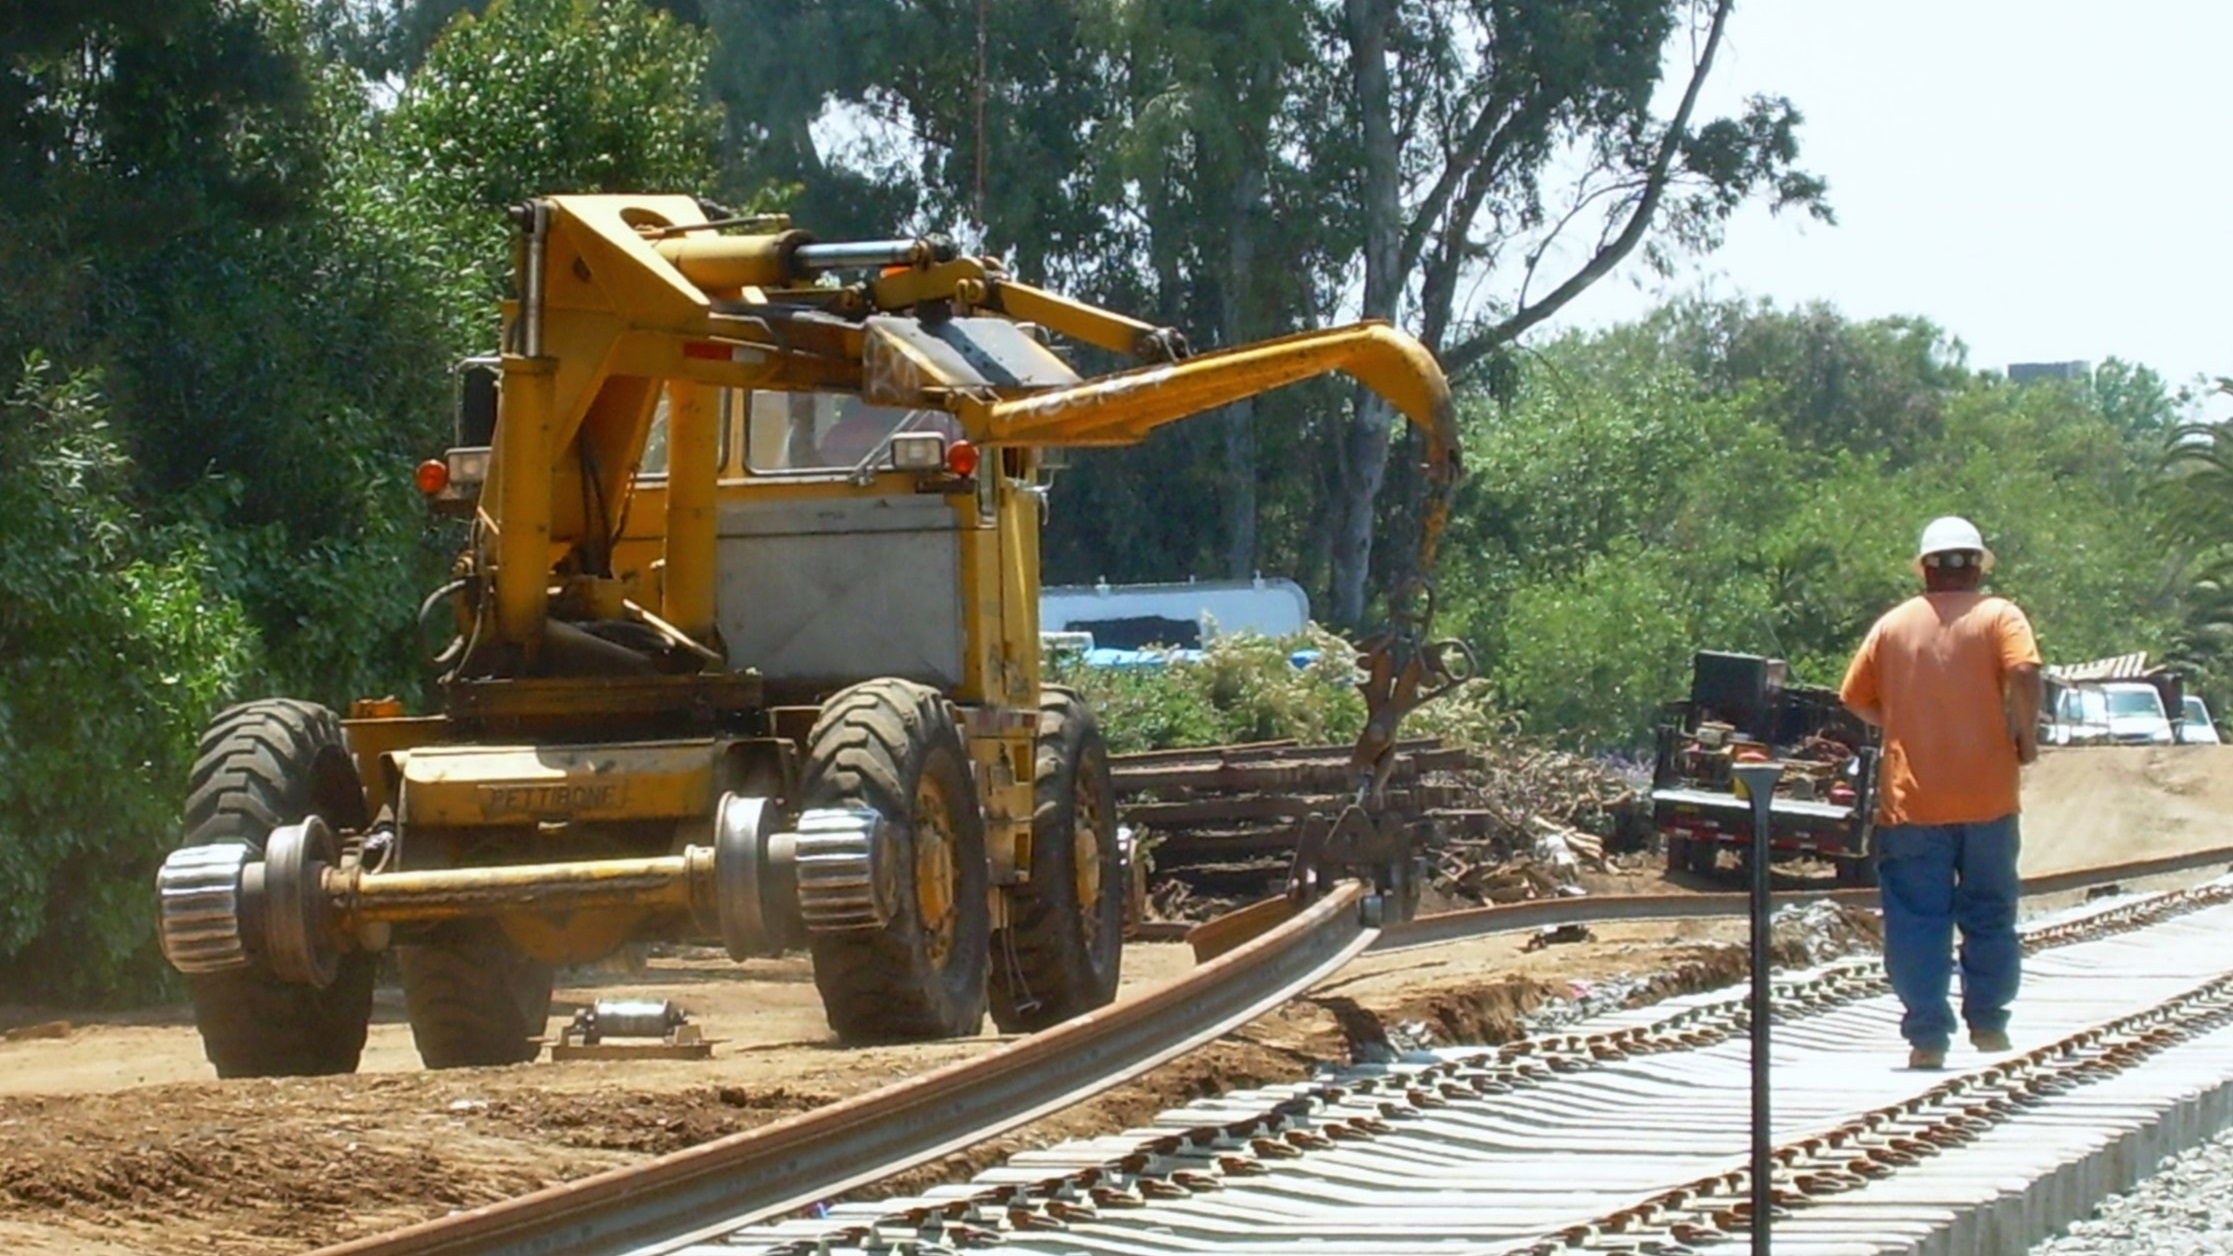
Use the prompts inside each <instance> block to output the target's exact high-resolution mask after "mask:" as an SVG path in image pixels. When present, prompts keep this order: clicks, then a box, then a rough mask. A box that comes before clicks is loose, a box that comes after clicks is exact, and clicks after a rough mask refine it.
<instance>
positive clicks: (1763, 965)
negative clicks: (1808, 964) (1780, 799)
mask: <svg viewBox="0 0 2233 1256" xmlns="http://www.w3.org/2000/svg"><path fill="white" fill-rule="evenodd" d="M1733 771H1734V773H1735V775H1736V778H1737V780H1738V781H1740V782H1741V783H1743V785H1744V787H1745V793H1746V795H1747V796H1748V797H1749V798H1750V799H1751V801H1752V1005H1751V1021H1752V1252H1753V1256H1768V1224H1769V1220H1770V1217H1771V1215H1772V1214H1773V1212H1774V1211H1775V1190H1774V1174H1773V1172H1772V1170H1771V1168H1770V1165H1769V1156H1768V1149H1769V1147H1770V1146H1771V1145H1772V1142H1771V1137H1770V1130H1769V1121H1768V1015H1769V1009H1768V831H1769V827H1770V826H1769V823H1768V811H1769V808H1771V807H1773V806H1774V805H1775V794H1776V781H1777V780H1778V779H1779V778H1780V777H1782V775H1783V765H1782V764H1780V763H1740V764H1738V765H1736V767H1735V768H1734V769H1733Z"/></svg>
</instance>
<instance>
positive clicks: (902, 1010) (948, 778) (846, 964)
mask: <svg viewBox="0 0 2233 1256" xmlns="http://www.w3.org/2000/svg"><path fill="white" fill-rule="evenodd" d="M801 794H802V796H803V800H804V805H805V806H806V807H808V808H816V807H859V808H867V809H869V810H872V811H875V812H876V813H878V814H879V815H881V816H883V817H884V819H885V829H884V831H885V833H886V834H887V838H888V841H889V843H890V846H889V848H888V849H887V850H885V851H883V852H880V853H881V855H882V856H884V858H883V859H882V863H881V869H882V875H883V876H885V877H888V878H891V882H890V883H888V884H885V885H882V886H880V887H879V894H878V896H879V898H880V899H882V900H883V901H884V903H885V904H886V906H887V908H888V910H889V911H890V917H889V919H888V920H886V922H885V923H884V924H883V925H881V926H879V927H877V928H873V929H853V930H845V931H837V932H827V933H815V934H813V935H811V936H810V937H809V939H808V949H809V950H810V951H811V952H812V954H813V956H814V984H815V987H816V988H817V989H819V990H820V991H821V992H822V1007H823V1010H824V1012H825V1013H826V1014H827V1015H828V1017H829V1021H830V1028H831V1029H834V1030H836V1031H837V1036H838V1037H839V1038H840V1039H843V1040H844V1041H846V1042H892V1041H906V1040H921V1039H927V1038H958V1037H963V1036H965V1035H968V1034H973V1033H976V1032H977V1030H978V1028H979V1027H980V1026H982V1025H983V1023H984V1019H985V961H986V956H987V954H988V951H989V946H990V943H991V937H990V934H991V927H990V923H989V919H990V918H989V915H988V913H987V910H986V903H985V895H986V885H987V871H986V867H985V817H984V813H983V811H982V810H981V809H980V808H979V806H978V802H977V789H976V784H975V778H974V776H973V774H972V772H971V770H970V763H969V755H968V752H967V751H966V750H965V749H964V748H963V746H962V739H961V731H960V730H959V729H957V728H956V727H955V726H954V719H953V716H952V715H951V714H949V713H948V711H947V708H946V703H945V700H944V699H943V698H942V697H941V696H940V695H939V693H938V691H937V690H935V689H931V688H928V687H926V686H923V685H918V684H914V683H911V682H909V681H904V680H890V679H886V680H871V681H864V682H863V683H861V684H858V685H854V686H852V687H851V688H849V689H845V690H841V691H840V692H839V693H838V694H837V695H836V696H835V697H833V698H831V699H830V701H829V703H828V704H827V705H826V706H824V707H823V708H822V713H821V716H820V717H819V718H818V719H816V720H815V722H814V730H813V732H812V733H811V734H810V735H809V736H808V738H807V762H806V772H805V779H804V782H803V787H802V789H801Z"/></svg>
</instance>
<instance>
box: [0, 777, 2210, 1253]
mask: <svg viewBox="0 0 2233 1256" xmlns="http://www.w3.org/2000/svg"><path fill="white" fill-rule="evenodd" d="M2229 755H2233V748H2224V749H2221V748H2217V747H2180V748H2170V749H2164V750H2122V749H2085V750H2070V751H2052V752H2049V755H2048V757H2047V758H2046V759H2045V760H2044V761H2043V762H2042V763H2041V765H2040V766H2039V767H2037V768H2034V769H2032V771H2031V772H2030V773H2029V775H2028V779H2027V781H2026V811H2027V815H2026V823H2025V847H2026V850H2025V865H2026V871H2027V872H2034V873H2038V872H2051V871H2061V870H2065V869H2068V868H2072V867H2081V866H2086V865H2091V864H2098V863H2104V862H2113V861H2116V860H2121V859H2129V858H2139V857H2144V856H2147V855H2152V854H2165V853H2171V852H2174V851H2180V850H2191V849H2201V848H2205V847H2210V846H2220V845H2233V771H2228V770H2227V769H2229V768H2233V757H2228V756H2229ZM1590 888H1591V889H1592V890H1593V891H1595V892H1599V893H1618V892H1636V891H1641V890H1658V889H1665V888H1668V887H1667V886H1666V885H1665V884H1664V883H1663V882H1661V880H1660V879H1659V875H1658V873H1657V872H1656V871H1655V870H1653V865H1652V862H1651V861H1650V860H1648V859H1646V858H1644V857H1639V858H1638V859H1637V861H1636V864H1635V866H1634V867H1633V868H1631V869H1630V870H1628V871H1627V872H1625V873H1622V874H1620V875H1616V876H1610V877H1598V878H1596V879H1595V880H1594V882H1593V883H1592V885H1591V887H1590ZM1863 927H1864V928H1865V925H1864V926H1863ZM1742 929H1743V926H1742V924H1741V923H1739V922H1706V923H1689V924H1682V925H1650V924H1636V925H1621V926H1605V927H1600V928H1598V929H1597V931H1596V936H1595V937H1594V938H1593V939H1592V940H1590V941H1587V942H1582V943H1576V944H1571V945H1562V946H1557V947H1551V948H1546V949H1542V950H1538V951H1534V952H1528V951H1525V950H1523V949H1522V947H1523V943H1524V942H1525V941H1526V939H1525V938H1524V937H1506V938H1491V939H1483V940H1479V941H1475V942H1471V943H1467V944H1464V945H1461V946H1457V947H1452V948H1447V949H1442V950H1436V951H1431V952H1419V953H1410V954H1402V955H1392V956H1385V957H1367V958H1365V959H1363V960H1360V961H1358V962H1357V963H1355V964H1353V965H1351V966H1350V967H1349V968H1347V969H1345V970H1343V971H1342V972H1341V973H1339V974H1337V975H1336V976H1335V977H1334V978H1332V979H1331V980H1330V981H1329V982H1328V983H1327V984H1326V985H1325V986H1323V987H1321V988H1320V989H1319V990H1317V991H1314V992H1313V994H1312V995H1311V996H1310V997H1309V998H1307V999H1304V1000H1301V1001H1299V1002H1296V1003H1294V1004H1291V1005H1289V1006H1287V1007H1285V1008H1282V1009H1280V1010H1279V1011H1277V1012H1275V1013H1272V1014H1270V1015H1267V1016H1265V1017H1263V1018H1261V1019H1259V1020H1257V1021H1256V1022H1254V1023H1252V1024H1250V1025H1248V1026H1246V1027H1244V1028H1243V1029H1242V1030H1240V1031H1238V1032H1236V1033H1234V1034H1231V1035H1228V1036H1227V1037H1226V1038H1224V1039H1222V1040H1221V1041H1219V1042H1217V1043H1215V1044H1212V1045H1211V1046H1209V1047H1207V1048H1205V1049H1203V1050H1201V1051H1198V1052H1195V1053H1193V1054H1192V1055H1189V1056H1187V1057H1185V1058H1183V1059H1180V1060H1177V1061H1174V1062H1172V1063H1171V1064H1168V1065H1166V1066H1164V1067H1163V1068H1161V1069H1158V1070H1156V1071H1155V1072H1154V1073H1151V1074H1149V1075H1148V1076H1147V1077H1145V1078H1142V1079H1140V1080H1139V1081H1137V1082H1135V1083H1133V1084H1131V1085H1128V1086H1125V1087H1122V1088H1119V1089H1118V1090H1116V1091H1113V1092H1111V1093H1109V1094H1107V1095H1104V1096H1102V1097H1101V1098H1099V1099H1097V1100H1094V1101H1092V1102H1090V1103H1087V1104H1084V1105H1081V1106H1080V1107H1079V1108H1077V1109H1074V1110H1071V1111H1068V1112H1065V1113H1062V1114H1059V1115H1058V1116H1056V1117H1053V1118H1049V1119H1048V1120H1046V1121H1042V1122H1039V1123H1037V1124H1035V1125H1033V1126H1030V1127H1027V1128H1025V1129H1023V1130H1019V1131H1016V1132H1015V1133H1013V1134H1011V1135H1009V1136H1007V1137H1006V1138H1003V1139H1001V1140H998V1142H996V1143H994V1144H991V1145H988V1146H985V1147H980V1148H976V1149H972V1150H971V1151H970V1152H967V1153H964V1154H963V1155H961V1156H957V1157H955V1158H953V1159H951V1160H949V1161H947V1162H943V1163H941V1164H940V1165H935V1166H929V1167H926V1168H925V1169H923V1170H920V1171H918V1173H916V1174H915V1175H912V1176H911V1178H910V1179H909V1180H907V1181H905V1182H901V1183H895V1184H892V1185H891V1186H889V1187H887V1188H886V1189H901V1188H905V1187H910V1186H912V1187H920V1186H922V1185H925V1184H927V1183H928V1182H929V1181H931V1180H934V1179H944V1178H949V1177H956V1176H964V1175H966V1173H967V1172H969V1171H973V1170H974V1169H975V1168H979V1167H983V1166H985V1165H989V1164H993V1163H997V1162H998V1161H999V1160H1000V1159H1002V1158H1004V1157H1005V1156H1006V1155H1007V1154H1009V1153H1010V1152H1012V1151H1014V1150H1016V1149H1018V1148H1021V1147H1025V1146H1034V1145H1042V1144H1045V1143H1048V1142H1053V1141H1057V1140H1059V1139H1061V1138H1065V1137H1071V1136H1075V1135H1079V1134H1086V1133H1093V1132H1105V1131H1109V1130H1114V1129H1122V1128H1126V1127H1129V1126H1133V1125H1137V1124H1141V1123H1144V1122H1145V1121H1146V1120H1147V1119H1148V1118H1149V1117H1151V1116H1152V1115H1153V1114H1154V1113H1156V1112H1158V1111H1160V1110H1162V1109H1164V1108H1167V1107H1171V1106H1173V1105H1176V1104H1179V1103H1183V1102H1185V1101H1187V1100H1189V1099H1192V1098H1195V1097H1198V1096H1201V1095H1205V1094H1210V1093H1215V1092H1217V1091H1221V1090H1226V1089H1231V1088H1236V1087H1243V1086H1249V1085H1258V1084H1265V1083H1270V1082H1275V1081H1284V1080H1292V1079H1294V1078H1296V1077H1298V1076H1301V1075H1302V1074H1304V1073H1305V1072H1307V1071H1308V1069H1309V1067H1310V1066H1311V1064H1312V1063H1313V1062H1315V1061H1319V1060H1326V1059H1341V1058H1343V1057H1344V1056H1345V1055H1346V1054H1347V1053H1348V1051H1349V1049H1350V1045H1351V1043H1352V1042H1353V1041H1354V1040H1357V1039H1360V1038H1367V1039H1369V1038H1371V1037H1372V1036H1373V1035H1374V1034H1375V1033H1377V1032H1378V1027H1380V1026H1393V1025H1399V1024H1400V1025H1404V1026H1407V1027H1408V1031H1409V1032H1414V1033H1415V1032H1419V1031H1420V1030H1421V1029H1423V1030H1424V1031H1425V1032H1426V1033H1428V1034H1430V1035H1431V1036H1432V1037H1433V1038H1434V1039H1435V1040H1437V1041H1444V1042H1465V1041H1474V1042H1494V1041H1499V1040H1502V1039H1504V1038H1507V1037H1510V1036H1511V1035H1512V1034H1513V1033H1515V1032H1516V1029H1517V1020H1518V1018H1519V1017H1520V1016H1522V1015H1524V1014H1526V1013H1527V1012H1528V1011H1530V1010H1532V1009H1534V1008H1536V1007H1538V1006H1541V1005H1542V1004H1544V1003H1546V1002H1548V1001H1552V1000H1557V999H1562V998H1569V997H1572V996H1574V995H1576V994H1578V993H1580V992H1582V991H1584V990H1586V989H1587V988H1588V987H1589V986H1590V985H1591V983H1595V982H1599V981H1603V980H1606V979H1610V978H1623V979H1629V978H1637V977H1648V978H1651V979H1652V984H1653V988H1654V989H1655V990H1657V991H1659V992H1662V993H1673V992H1675V991H1677V990H1682V989H1695V988H1701V987H1704V986H1712V985H1720V984H1726V983H1728V982H1731V981H1734V980H1737V979H1738V978H1739V977H1740V976H1741V974H1742V972H1743V966H1744V959H1743V953H1742V949H1741V946H1740V945H1739V944H1740V942H1741V938H1742ZM1191 962H1192V961H1191V957H1190V955H1189V953H1188V952H1187V951H1186V949H1185V948H1184V947H1183V946H1180V945H1176V944H1169V943H1141V944H1134V945H1133V946H1131V947H1129V948H1128V949H1127V952H1126V956H1125V970H1126V980H1125V997H1130V996H1131V995H1134V994H1137V993H1138V992H1139V991H1141V990H1143V989H1145V988H1147V987H1149V986H1152V985H1154V984H1157V983H1160V982H1162V981H1166V980H1169V979H1171V978H1173V977H1175V976H1177V975H1179V974H1181V973H1183V972H1184V971H1185V970H1186V969H1187V968H1189V967H1190V966H1191ZM599 997H605V998H617V997H626V998H648V999H672V1000H674V1001H675V1002H677V1003H679V1004H680V1005H681V1006H683V1007H684V1008H686V1009H687V1010H688V1011H689V1012H690V1014H691V1018H692V1020H693V1021H694V1022H695V1023H697V1024H699V1025H701V1026H703V1027H704V1029H705V1031H706V1032H707V1034H708V1035H709V1036H711V1037H712V1038H714V1039H716V1040H717V1045H716V1047H715V1050H714V1055H713V1058H711V1059H710V1060H704V1061H696V1062H673V1061H645V1062H631V1063H611V1062H581V1061H576V1062H568V1063H564V1064H554V1063H550V1062H548V1060H547V1059H546V1060H545V1061H543V1062H538V1063H533V1064H526V1065H519V1066H515V1067H510V1068H498V1069H469V1070H455V1071H450V1072H442V1073H429V1072H425V1071H423V1070H421V1069H420V1068H419V1066H418V1060H417V1057H416V1054H415V1053H414V1051H413V1049H412V1046H411V1037H410V1030H409V1027H408V1026H407V1025H406V1024H405V1023H404V1021H403V1016H402V1007H401V1002H400V996H399V995H398V994H397V993H396V992H395V991H394V990H392V989H383V990H382V991H381V993H380V996H379V1000H378V1002H377V1005H376V1007H375V1012H374V1023H373V1026H372V1031H371V1038H370V1042H369V1045H368V1046H367V1049H366V1052H365V1059H364V1065H363V1070H362V1071H361V1072H360V1073H358V1074H356V1075H354V1076H350V1077H331V1078H308V1079H282V1080H261V1081H233V1082H218V1081H215V1080H212V1079H211V1077H210V1074H209V1070H208V1065H207V1064H206V1063H205V1062H204V1061H203V1059H202V1054H201V1049H200V1042H199V1039H198V1038H197V1036H196V1035H195V1032H194V1030H193V1027H192V1024H191V1021H190V1019H189V1017H188V1015H187V1013H186V1011H185V1010H184V1009H183V1008H166V1009H156V1010H152V1011H148V1012H144V1013H135V1014H130V1015H122V1016H98V1017H87V1016H83V1015H79V1014H71V1013H68V1012H64V1011H60V1010H56V1009H42V1008H25V1007H5V1006H0V1246H4V1247H5V1248H6V1249H7V1250H9V1251H11V1252H15V1253H39V1254H41V1256H48V1254H59V1253H98V1254H102V1256H110V1254H116V1256H122V1254H124V1253H142V1252H145V1253H154V1252H157V1251H164V1252H168V1251H174V1250H177V1249H178V1248H179V1247H180V1246H182V1245H186V1244H193V1245H198V1246H200V1247H202V1248H204V1249H206V1250H210V1251H213V1252H218V1253H256V1254H261V1253H278V1252H297V1251H302V1250H304V1249H306V1248H308V1247H312V1246H317V1245H319V1244H321V1243H327V1242H335V1241H339V1240H342V1239H346V1238H352V1237H357V1236H361V1235H365V1234H370V1233H375V1232H377V1231H380V1230H384V1229H388V1228H392V1227H394V1226H397V1225H400V1224H403V1223H406V1222H409V1221H413V1220H418V1219H422V1218H425V1217H430V1216H436V1215H440V1214H441V1213H442V1212H444V1211H447V1210H449V1209H453V1208H457V1207H463V1206H471V1205H475V1204H481V1203H486V1202H490V1201H493V1200H496V1199H500V1198H503V1197H506V1196H509V1195H514V1194H518V1193H520V1192H523V1191H526V1190H531V1189H534V1188H536V1187H539V1186H543V1185H546V1184H549V1183H553V1182H558V1181H563V1180H568V1179H572V1178H578V1177H581V1176H584V1175H586V1174H589V1173H592V1172H596V1171H598V1170H601V1169H605V1168H608V1167H611V1166H614V1165H620V1164H626V1163H630V1162H633V1161H636V1160H640V1159H642V1158H644V1157H647V1156H651V1155H656V1154H659V1153H662V1152H667V1151H673V1150H676V1149H679V1148H682V1147H686V1146H689V1145H691V1144H694V1143H698V1142H702V1141H704V1140H706V1139H709V1138H714V1137H718V1136H721V1135H724V1134H729V1133H732V1132H735V1131H738V1130H742V1129H748V1128H751V1127H753V1126H755V1125H759V1124H762V1123H765V1122H767V1121H769V1120H772V1119H775V1118H777V1117H781V1116H786V1115H790V1114H792V1113H796V1112H802V1111H807V1110H810V1109H812V1108H815V1107H817V1106H820V1105H823V1104H826V1103H828V1102H830V1101H832V1100H835V1099H838V1098H841V1097H843V1096H846V1095H849V1094H853V1093H856V1092H859V1091H863V1090H867V1089H871V1088H873V1087H876V1086H879V1085H883V1084H886V1083H888V1082H890V1081H891V1080H893V1079H894V1078H895V1077H898V1076H902V1075H905V1074H909V1073H914V1072H918V1071H921V1070H924V1069H927V1068H930V1067H933V1066H935V1065H938V1064H943V1063H946V1062H948V1061H951V1060H955V1059H959V1058H963V1057H966V1056H969V1055H972V1054H975V1053H978V1052H981V1051H983V1050H984V1049H985V1048H986V1047H987V1046H988V1045H990V1044H991V1043H993V1042H995V1041H997V1039H995V1038H993V1037H991V1036H989V1035H988V1036H986V1037H982V1038H977V1039H969V1040H962V1041H957V1042H948V1043H938V1044H927V1045H914V1046H901V1047H886V1048H875V1049H865V1050H858V1049H857V1050H843V1049H839V1048H837V1047H836V1046H835V1045H834V1043H833V1042H832V1040H831V1038H830V1035H829V1032H828V1029H827V1026H826V1025H825V1024H824V1022H823V1020H822V1012H821V1006H820V1003H819V1001H818V999H817V998H816V996H815V992H814V986H813V981H812V978H811V974H810V972H809V969H808V966H807V964H806V963H805V961H804V960H803V959H797V958H791V959H783V960H766V961H754V962H751V963H745V964H734V963H730V962H729V961H727V960H726V959H725V958H721V957H719V956H718V955H717V954H716V953H712V952H694V951H684V952H679V953H676V954H673V955H666V956H661V957H657V958H654V959H653V960H651V961H650V962H649V963H648V964H647V965H646V966H645V967H644V968H643V969H642V970H640V971H636V972H627V971H619V970H606V971H598V972H589V973H575V974H569V976H568V977H567V978H566V979H565V981H564V982H563V984H562V986H561V989H560V991H559V999H558V1003H557V1006H556V1008H555V1010H554V1017H553V1020H552V1022H551V1033H552V1034H553V1036H555V1034H556V1032H557V1029H558V1028H559V1027H560V1026H561V1025H563V1024H564V1023H565V1020H566V1019H567V1018H569V1017H570V1016H571V1015H572V1012H573V1011H574V1009H575V1008H576V1007H578V1006H580V1005H582V1004H583V1003H585V1002H587V1001H589V1000H593V999H596V998H599Z"/></svg>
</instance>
